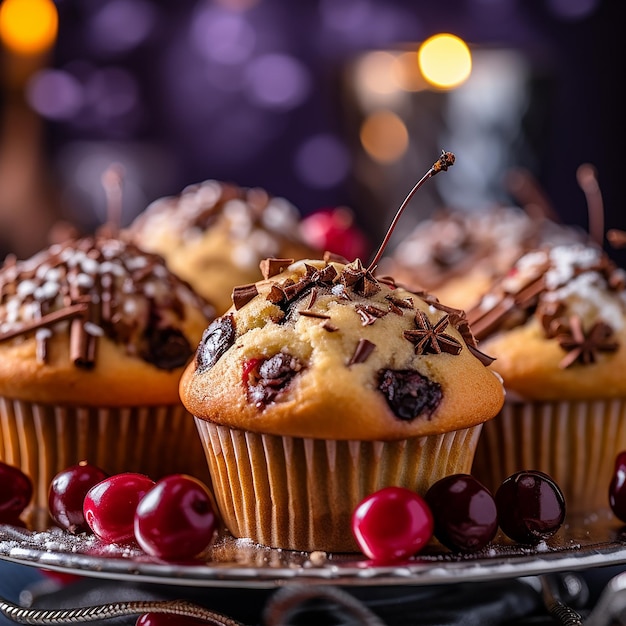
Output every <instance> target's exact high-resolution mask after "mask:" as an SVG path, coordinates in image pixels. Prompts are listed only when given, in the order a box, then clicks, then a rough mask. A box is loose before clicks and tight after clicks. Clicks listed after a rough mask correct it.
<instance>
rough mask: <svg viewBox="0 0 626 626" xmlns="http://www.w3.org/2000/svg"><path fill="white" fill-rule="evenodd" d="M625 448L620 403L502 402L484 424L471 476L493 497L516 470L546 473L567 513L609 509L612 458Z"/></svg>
mask: <svg viewBox="0 0 626 626" xmlns="http://www.w3.org/2000/svg"><path fill="white" fill-rule="evenodd" d="M623 450H626V400H622V399H614V400H594V401H581V400H577V401H561V402H517V401H508V400H507V401H506V402H505V404H504V407H503V409H502V411H501V412H500V414H499V415H497V416H496V417H495V418H494V419H492V420H490V421H489V422H488V423H486V424H485V427H484V429H483V432H482V436H481V438H480V441H479V443H478V447H477V450H476V454H475V457H474V465H473V467H472V473H473V474H474V475H475V476H476V478H478V480H480V481H481V482H483V483H484V484H485V486H486V487H488V488H490V489H491V490H492V491H493V492H494V493H495V490H496V489H497V488H498V487H499V486H500V484H501V483H502V481H503V480H504V479H505V478H507V477H508V476H510V475H511V474H513V473H514V472H516V471H519V470H528V469H536V470H540V471H542V472H545V473H546V474H549V475H550V476H551V477H552V478H553V479H554V480H555V481H556V483H557V484H558V485H559V487H560V488H561V490H562V491H563V495H564V496H565V506H566V510H567V513H568V515H569V514H570V513H571V514H574V515H590V514H593V513H596V512H598V511H601V510H603V509H608V508H609V496H608V493H609V484H610V482H611V478H612V476H613V472H614V467H615V457H616V456H617V454H618V453H619V452H621V451H623Z"/></svg>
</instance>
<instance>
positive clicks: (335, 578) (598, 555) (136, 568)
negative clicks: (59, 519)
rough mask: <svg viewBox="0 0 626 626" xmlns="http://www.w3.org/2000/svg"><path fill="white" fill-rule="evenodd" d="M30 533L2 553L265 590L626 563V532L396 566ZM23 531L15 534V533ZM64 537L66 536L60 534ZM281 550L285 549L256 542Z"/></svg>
mask: <svg viewBox="0 0 626 626" xmlns="http://www.w3.org/2000/svg"><path fill="white" fill-rule="evenodd" d="M35 534H36V533H31V532H30V531H28V530H25V529H23V528H17V527H12V526H10V525H0V560H6V561H10V562H12V563H15V564H21V565H26V566H32V567H37V568H40V569H45V570H50V571H54V572H60V573H65V574H74V575H77V576H84V577H89V578H100V579H114V580H118V581H120V580H123V581H127V582H137V583H140V582H141V583H152V584H160V585H174V586H180V587H206V588H210V587H236V588H257V589H269V588H276V587H282V586H285V585H294V584H316V585H338V586H426V585H446V584H453V583H464V582H479V581H489V580H495V579H500V578H518V577H526V576H538V575H542V574H547V573H553V572H562V571H573V570H582V569H590V568H595V567H604V566H609V565H620V564H626V538H624V539H623V540H621V541H615V540H614V541H603V542H598V543H590V544H589V545H587V546H580V545H572V546H571V547H570V548H568V547H564V548H559V549H550V548H548V547H546V548H545V549H544V550H541V551H536V550H535V551H531V550H528V551H527V553H521V554H515V555H511V554H502V555H495V556H488V557H473V556H468V557H454V556H453V555H449V554H448V555H439V556H437V555H417V556H415V557H412V558H411V559H409V560H408V561H406V562H404V563H401V564H394V565H378V564H372V563H371V562H369V561H367V559H366V558H365V557H364V556H363V555H349V556H348V555H333V554H329V555H327V558H326V559H325V560H323V561H322V562H321V563H319V564H314V563H313V562H312V561H311V560H308V558H309V556H310V555H307V553H293V555H297V556H298V560H299V561H300V564H296V563H290V564H289V565H282V566H274V565H264V566H261V565H257V566H251V565H239V564H233V563H229V562H217V563H213V564H211V563H207V562H199V563H197V564H196V563H194V564H177V563H169V562H164V561H157V560H156V559H149V558H148V557H144V558H141V559H138V558H135V557H134V556H133V555H132V554H131V555H129V556H120V555H114V556H105V555H91V554H84V553H79V552H73V551H71V550H55V549H49V548H44V547H36V546H33V545H32V544H29V542H28V538H29V537H30V536H31V535H35ZM20 535H21V536H22V537H24V540H22V541H20V539H19V536H20ZM61 536H63V535H62V534H61ZM260 549H262V550H263V552H264V553H265V554H270V555H271V554H272V553H274V552H278V553H280V554H281V555H282V556H285V555H289V554H290V553H289V552H288V551H275V550H272V549H270V548H260Z"/></svg>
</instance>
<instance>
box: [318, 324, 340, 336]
mask: <svg viewBox="0 0 626 626" xmlns="http://www.w3.org/2000/svg"><path fill="white" fill-rule="evenodd" d="M322 328H323V329H324V330H326V331H328V332H329V333H336V332H337V331H338V330H339V328H337V326H335V325H334V324H331V323H330V322H324V323H323V324H322Z"/></svg>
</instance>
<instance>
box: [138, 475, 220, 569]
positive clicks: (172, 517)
mask: <svg viewBox="0 0 626 626" xmlns="http://www.w3.org/2000/svg"><path fill="white" fill-rule="evenodd" d="M217 526H218V518H217V516H216V514H215V512H214V510H213V503H212V500H211V494H210V493H209V490H208V489H207V488H206V486H205V485H204V483H202V482H201V481H199V480H198V479H197V478H193V477H192V476H187V475H186V474H173V475H171V476H166V477H165V478H162V479H161V480H159V481H158V482H157V483H156V485H155V486H154V487H152V489H150V491H148V493H146V495H145V496H144V497H143V498H142V499H141V501H140V502H139V505H138V506H137V510H136V512H135V525H134V529H135V538H136V539H137V543H138V544H139V545H140V546H141V547H142V548H143V550H144V551H145V552H147V553H148V554H150V555H152V556H155V557H157V558H160V559H180V560H184V559H190V558H193V557H194V556H196V555H197V554H199V553H200V552H202V551H203V550H204V549H205V548H207V547H208V546H209V545H210V544H211V542H212V541H213V539H214V538H215V534H216V532H217Z"/></svg>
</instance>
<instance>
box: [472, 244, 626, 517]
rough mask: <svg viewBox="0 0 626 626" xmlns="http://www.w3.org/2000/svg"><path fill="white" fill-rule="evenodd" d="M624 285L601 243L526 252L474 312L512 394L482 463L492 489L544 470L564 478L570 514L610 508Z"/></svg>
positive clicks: (625, 325) (621, 407)
mask: <svg viewBox="0 0 626 626" xmlns="http://www.w3.org/2000/svg"><path fill="white" fill-rule="evenodd" d="M625 284H626V273H625V272H624V271H623V270H621V269H619V268H617V267H616V266H615V265H614V264H613V263H612V262H611V261H610V260H609V259H608V257H607V256H606V255H605V254H604V253H603V252H602V251H601V250H600V249H599V248H596V247H593V246H590V245H582V244H571V245H564V246H556V247H553V248H550V249H540V250H536V251H533V252H529V253H528V254H526V255H524V256H523V257H522V258H521V259H519V261H518V262H517V263H516V264H515V265H514V266H513V268H512V269H511V270H510V271H509V272H508V273H507V274H506V275H504V276H503V277H501V278H500V279H499V280H498V281H496V282H495V284H494V285H493V286H492V288H491V290H490V291H489V292H488V293H487V294H486V295H485V296H484V297H483V298H482V300H481V301H480V303H479V304H478V305H477V306H476V307H475V308H473V309H471V310H470V311H468V319H469V321H470V323H471V324H472V329H473V331H474V333H475V334H476V336H477V337H478V338H479V339H480V340H481V347H484V349H485V350H487V351H488V352H489V354H490V355H493V356H494V357H495V358H496V360H495V362H494V364H493V369H494V370H495V371H497V372H498V373H499V374H500V375H501V376H502V378H503V380H504V386H505V389H506V391H507V399H506V402H505V404H504V407H503V409H502V411H501V413H500V414H499V415H498V416H497V417H496V418H495V419H494V420H492V421H491V422H490V423H489V424H488V425H486V427H485V429H484V430H483V435H482V437H481V441H480V442H479V445H478V450H477V452H476V457H475V462H474V468H473V473H474V474H475V475H476V476H477V478H479V480H481V481H482V482H484V483H485V484H486V485H487V486H488V487H490V488H492V489H495V488H496V487H497V486H498V485H499V484H500V483H501V482H502V480H503V479H504V478H506V477H507V476H509V475H510V474H512V473H513V472H515V471H517V470H520V469H537V470H541V471H543V472H545V473H547V474H549V475H550V476H552V478H554V480H556V482H557V483H558V484H559V486H560V487H561V489H562V491H563V493H564V495H565V499H566V503H567V507H568V511H569V512H570V513H574V514H589V513H593V512H596V511H598V510H601V509H605V508H608V506H609V503H608V487H609V483H610V480H611V477H612V474H613V469H614V462H615V457H616V455H617V453H618V452H620V451H622V450H624V449H626V402H625V399H626V377H625V376H624V371H625V368H626V319H625V315H626V291H625Z"/></svg>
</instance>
